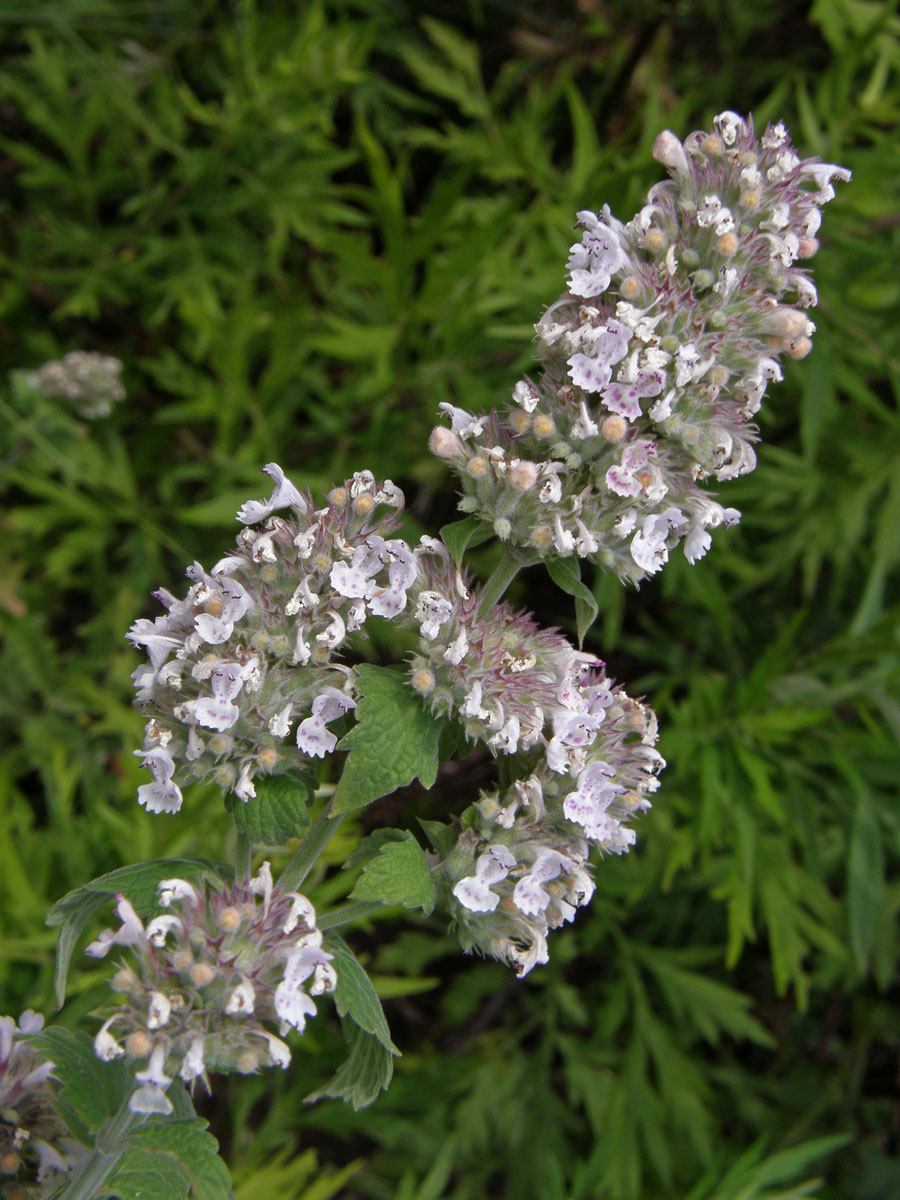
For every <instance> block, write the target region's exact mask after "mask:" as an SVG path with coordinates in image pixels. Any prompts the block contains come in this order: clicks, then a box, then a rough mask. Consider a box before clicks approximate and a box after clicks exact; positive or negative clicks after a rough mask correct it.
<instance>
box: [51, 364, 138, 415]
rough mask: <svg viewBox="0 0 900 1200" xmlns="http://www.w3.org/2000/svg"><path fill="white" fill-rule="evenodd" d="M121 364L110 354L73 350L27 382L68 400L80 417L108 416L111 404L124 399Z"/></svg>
mask: <svg viewBox="0 0 900 1200" xmlns="http://www.w3.org/2000/svg"><path fill="white" fill-rule="evenodd" d="M121 374H122V364H121V362H120V361H119V360H118V359H117V358H111V357H110V356H109V355H107V354H96V353H95V352H94V351H92V350H73V351H72V352H71V353H70V354H66V355H65V356H64V357H63V358H61V359H58V360H54V361H53V362H48V363H44V365H43V366H42V367H39V368H38V370H37V371H35V372H34V373H33V374H32V375H30V376H29V377H28V382H29V384H30V386H31V387H33V388H34V389H35V391H38V392H42V393H43V394H44V395H45V396H56V397H58V398H59V399H61V400H65V401H66V402H67V403H68V404H69V405H71V407H72V408H74V410H75V411H76V412H77V413H78V415H79V416H81V417H86V418H87V419H88V420H94V419H95V418H97V417H108V416H109V414H110V413H111V412H112V407H113V405H114V404H116V403H117V402H118V401H119V400H123V399H124V398H125V389H124V388H123V387H122V382H121V378H120V377H121Z"/></svg>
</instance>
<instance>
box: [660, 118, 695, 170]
mask: <svg viewBox="0 0 900 1200" xmlns="http://www.w3.org/2000/svg"><path fill="white" fill-rule="evenodd" d="M652 153H653V157H654V158H655V159H656V161H657V162H660V163H662V164H663V166H664V167H669V168H670V169H671V170H673V171H678V172H679V174H681V175H690V167H689V166H688V160H687V155H686V154H685V152H684V146H683V145H682V144H681V141H680V140H679V139H678V138H677V137H676V136H675V134H674V133H671V132H670V131H669V130H668V129H665V130H663V132H662V133H660V134H659V135H658V136H657V138H656V141H655V142H654V143H653V151H652Z"/></svg>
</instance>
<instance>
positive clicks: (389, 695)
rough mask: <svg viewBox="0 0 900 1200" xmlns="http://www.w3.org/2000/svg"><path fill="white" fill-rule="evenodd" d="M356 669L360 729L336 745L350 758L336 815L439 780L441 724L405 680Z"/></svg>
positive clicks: (365, 667) (378, 670) (387, 673)
mask: <svg viewBox="0 0 900 1200" xmlns="http://www.w3.org/2000/svg"><path fill="white" fill-rule="evenodd" d="M356 670H357V679H358V684H357V686H358V688H359V691H360V693H361V696H362V699H361V700H360V701H359V704H358V705H357V708H356V718H357V724H356V725H355V726H354V727H353V729H351V730H350V732H349V733H348V734H347V736H346V737H345V738H343V740H342V741H341V742H340V743H339V745H338V749H340V750H349V751H350V754H349V756H348V758H347V762H346V764H345V766H344V773H343V775H342V776H341V779H340V782H339V783H338V786H337V790H336V791H335V794H334V802H333V805H332V809H331V811H332V814H333V815H335V816H337V815H338V814H340V813H348V812H353V811H354V810H355V809H357V808H364V807H365V805H367V804H370V803H371V802H372V801H373V800H377V799H378V798H379V797H380V796H388V795H390V793H391V792H394V791H396V790H397V788H398V787H403V786H404V785H405V784H407V783H411V782H412V781H413V779H417V778H418V779H420V780H421V781H422V785H423V787H426V788H430V787H431V785H432V784H433V783H434V781H435V779H436V778H437V768H438V742H439V739H440V733H441V722H440V721H436V720H435V719H434V718H433V717H432V716H431V715H430V714H429V713H428V712H426V710H425V708H424V707H423V706H422V703H421V701H420V700H419V698H418V697H417V696H416V694H415V692H414V691H413V690H412V688H411V687H410V686H409V683H408V682H407V680H406V678H405V676H404V675H401V674H398V673H397V672H395V671H389V670H387V669H386V668H384V667H373V666H371V665H369V664H367V663H364V664H363V665H362V666H359V667H357V669H356Z"/></svg>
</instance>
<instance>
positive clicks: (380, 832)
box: [344, 829, 406, 867]
mask: <svg viewBox="0 0 900 1200" xmlns="http://www.w3.org/2000/svg"><path fill="white" fill-rule="evenodd" d="M405 837H406V833H405V832H404V831H403V830H402V829H374V830H373V831H372V832H371V833H370V834H368V835H367V836H366V837H364V838H360V839H359V841H358V842H357V843H356V845H355V846H354V847H353V849H352V850H351V851H350V855H349V857H348V858H346V859H345V860H344V866H345V867H361V866H362V865H363V863H367V862H369V861H370V860H371V859H373V858H374V857H375V855H376V854H378V852H379V851H380V850H381V847H382V846H383V845H384V844H385V842H402V841H403V840H404V838H405Z"/></svg>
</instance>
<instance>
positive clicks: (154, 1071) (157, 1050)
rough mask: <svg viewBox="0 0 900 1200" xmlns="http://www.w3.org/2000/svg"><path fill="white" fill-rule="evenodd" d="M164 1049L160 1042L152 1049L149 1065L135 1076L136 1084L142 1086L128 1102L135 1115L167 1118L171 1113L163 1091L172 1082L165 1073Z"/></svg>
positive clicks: (170, 1105) (168, 1100)
mask: <svg viewBox="0 0 900 1200" xmlns="http://www.w3.org/2000/svg"><path fill="white" fill-rule="evenodd" d="M165 1065H166V1048H165V1046H164V1045H163V1044H162V1043H161V1042H157V1044H156V1045H155V1046H154V1047H153V1052H152V1054H151V1055H150V1063H149V1065H148V1066H147V1069H146V1070H144V1071H138V1072H137V1073H136V1075H135V1079H137V1081H138V1083H142V1084H143V1085H144V1086H143V1087H139V1088H138V1089H137V1091H135V1092H133V1093H132V1094H131V1096H130V1097H129V1100H128V1107H129V1108H130V1109H131V1111H132V1112H135V1113H147V1114H149V1113H159V1114H161V1115H162V1116H168V1114H169V1113H170V1112H172V1101H171V1100H170V1099H169V1097H168V1096H167V1095H166V1092H165V1089H166V1088H167V1087H168V1086H169V1084H170V1083H171V1082H172V1079H171V1077H170V1076H169V1075H166V1073H165Z"/></svg>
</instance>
